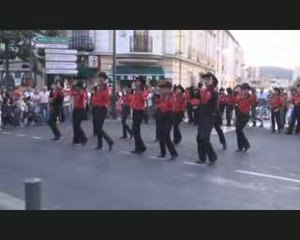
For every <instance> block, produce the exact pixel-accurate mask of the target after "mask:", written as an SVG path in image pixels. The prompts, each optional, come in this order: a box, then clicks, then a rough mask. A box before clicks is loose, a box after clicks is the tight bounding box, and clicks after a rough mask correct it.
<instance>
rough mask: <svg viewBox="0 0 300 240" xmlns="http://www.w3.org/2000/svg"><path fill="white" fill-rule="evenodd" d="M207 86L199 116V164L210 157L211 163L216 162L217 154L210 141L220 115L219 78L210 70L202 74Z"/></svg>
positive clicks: (201, 101)
mask: <svg viewBox="0 0 300 240" xmlns="http://www.w3.org/2000/svg"><path fill="white" fill-rule="evenodd" d="M202 78H203V79H204V83H205V88H203V89H202V90H201V91H200V96H199V98H200V106H199V117H198V118H197V125H198V131H197V147H198V156H199V160H198V161H197V162H196V163H198V164H204V163H205V162H206V159H207V157H208V159H209V165H213V164H215V162H216V161H217V158H218V157H217V154H216V152H215V151H214V149H213V146H212V144H211V142H210V135H211V131H212V129H213V127H214V125H215V122H216V120H217V119H216V118H217V115H218V92H217V91H216V87H217V85H218V79H217V78H216V77H215V75H213V74H212V73H210V72H208V73H206V74H203V75H202Z"/></svg>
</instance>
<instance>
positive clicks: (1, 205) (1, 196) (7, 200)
mask: <svg viewBox="0 0 300 240" xmlns="http://www.w3.org/2000/svg"><path fill="white" fill-rule="evenodd" d="M0 210H25V202H24V201H23V200H22V199H19V198H16V197H13V196H11V195H9V194H6V193H3V192H0Z"/></svg>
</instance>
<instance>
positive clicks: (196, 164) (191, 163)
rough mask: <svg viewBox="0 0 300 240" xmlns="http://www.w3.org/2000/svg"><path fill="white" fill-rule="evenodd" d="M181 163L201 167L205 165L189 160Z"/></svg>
mask: <svg viewBox="0 0 300 240" xmlns="http://www.w3.org/2000/svg"><path fill="white" fill-rule="evenodd" d="M183 163H184V164H187V165H193V166H198V167H203V166H204V165H205V164H198V163H195V162H190V161H186V162H183Z"/></svg>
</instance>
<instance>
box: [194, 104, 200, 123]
mask: <svg viewBox="0 0 300 240" xmlns="http://www.w3.org/2000/svg"><path fill="white" fill-rule="evenodd" d="M199 114H200V113H199V108H195V109H193V119H194V125H195V126H197V124H198V122H199V117H200V116H199Z"/></svg>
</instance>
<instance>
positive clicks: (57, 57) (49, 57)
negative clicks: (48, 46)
mask: <svg viewBox="0 0 300 240" xmlns="http://www.w3.org/2000/svg"><path fill="white" fill-rule="evenodd" d="M76 60H77V56H76V55H64V54H46V61H50V62H51V61H58V62H75V61H76Z"/></svg>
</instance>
